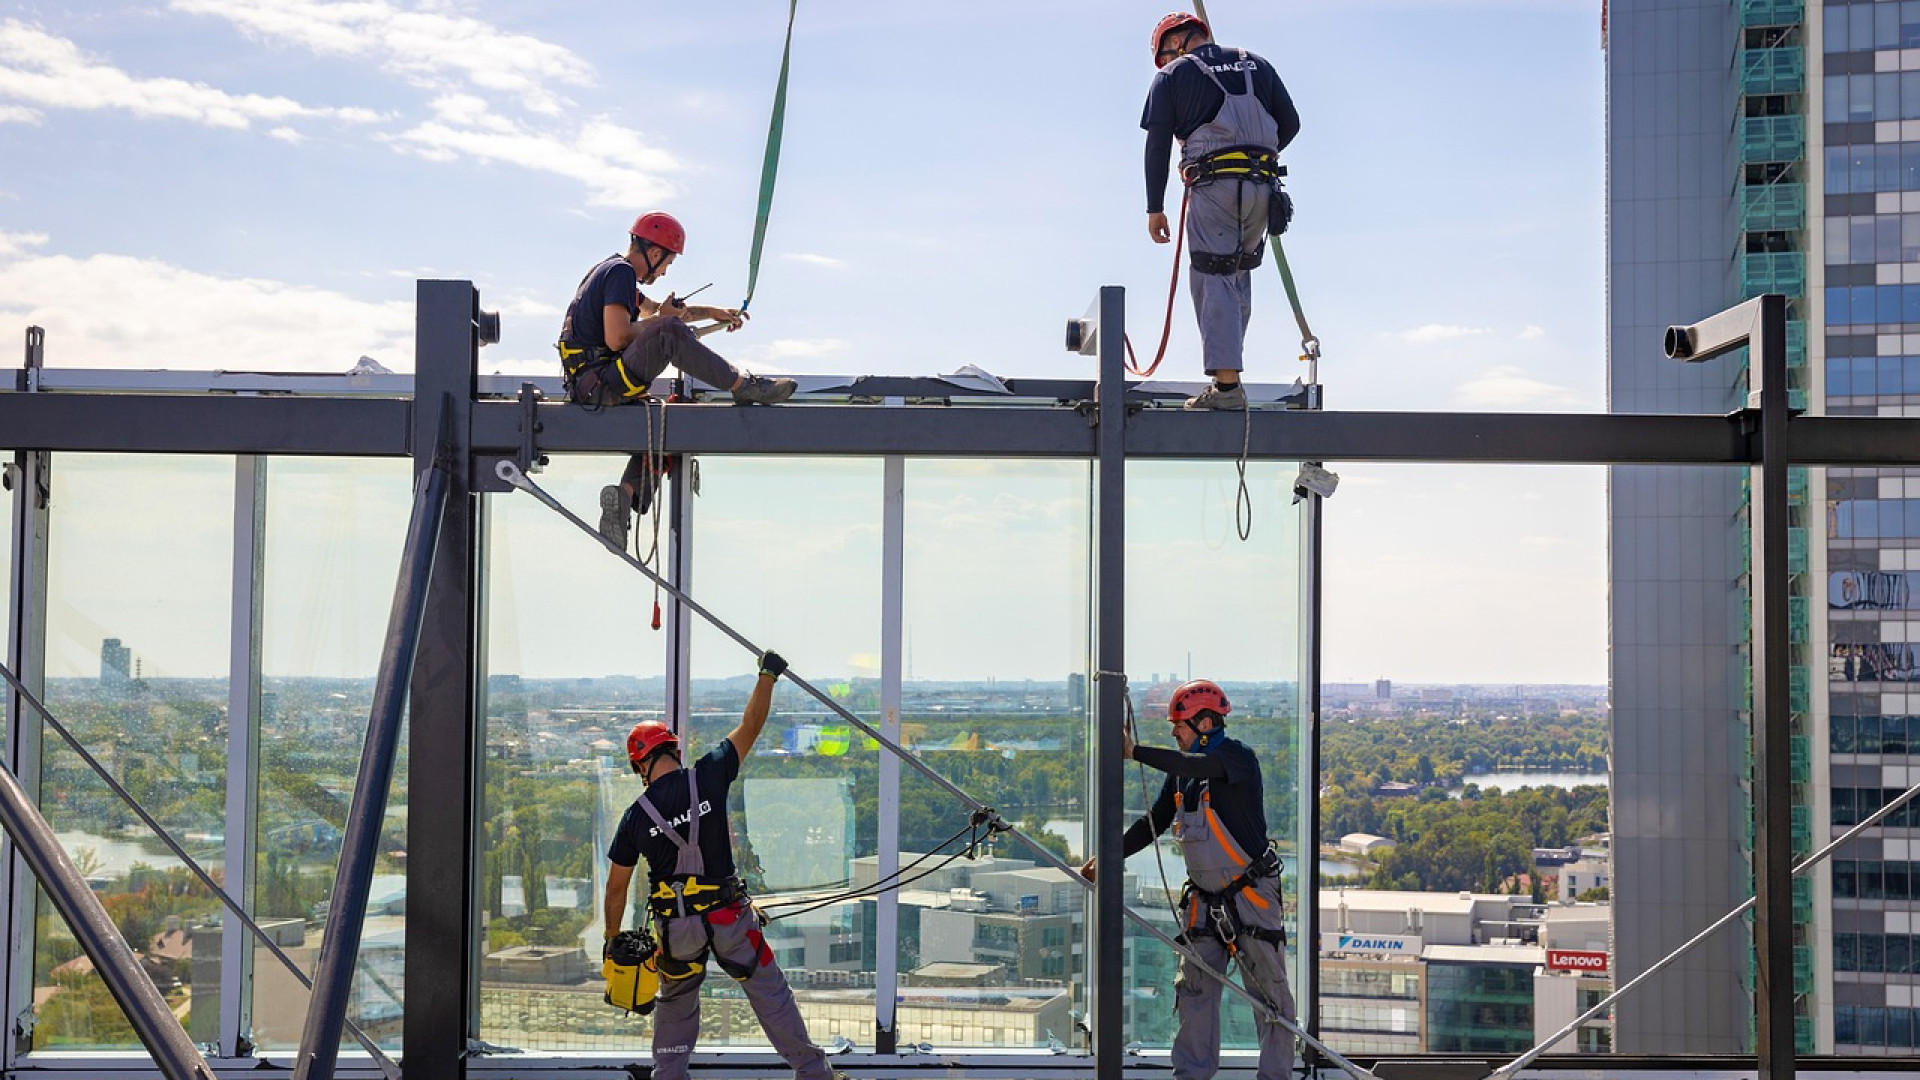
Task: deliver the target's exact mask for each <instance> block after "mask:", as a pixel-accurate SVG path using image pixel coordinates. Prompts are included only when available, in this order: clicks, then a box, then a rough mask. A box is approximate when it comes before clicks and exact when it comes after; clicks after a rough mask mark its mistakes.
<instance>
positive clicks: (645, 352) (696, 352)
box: [573, 315, 740, 405]
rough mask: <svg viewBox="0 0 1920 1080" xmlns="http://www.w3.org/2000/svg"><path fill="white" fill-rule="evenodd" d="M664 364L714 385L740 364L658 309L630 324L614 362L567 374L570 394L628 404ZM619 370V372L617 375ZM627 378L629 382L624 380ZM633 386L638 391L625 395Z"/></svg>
mask: <svg viewBox="0 0 1920 1080" xmlns="http://www.w3.org/2000/svg"><path fill="white" fill-rule="evenodd" d="M668 365H672V366H673V367H676V368H679V369H680V370H681V371H683V372H686V373H687V374H688V375H691V376H693V377H694V378H696V379H699V380H700V381H701V382H703V383H706V384H707V385H709V386H711V387H713V388H715V389H717V390H731V389H733V384H734V382H735V381H737V380H738V379H739V378H740V370H739V369H738V368H736V367H734V366H733V365H732V364H729V363H727V361H726V358H725V357H723V356H721V355H720V354H719V353H717V352H714V351H713V350H712V349H709V348H707V347H706V345H705V344H703V343H702V342H701V341H700V336H699V335H698V334H695V333H694V332H693V327H691V326H688V325H687V324H686V323H684V322H681V321H680V320H679V319H674V318H668V317H667V316H664V315H658V316H655V317H653V318H651V319H647V320H645V321H644V322H642V323H640V325H639V326H638V327H636V328H635V331H634V335H633V341H632V342H630V343H629V344H628V345H627V347H626V349H625V350H623V351H622V352H621V353H620V361H619V364H618V365H617V366H618V367H620V368H622V369H624V371H616V370H614V369H615V367H616V365H614V364H608V365H606V366H605V367H604V368H602V369H600V370H599V371H583V372H581V373H580V374H579V375H578V376H577V377H576V378H575V379H574V380H573V400H574V401H576V402H578V403H580V404H582V405H629V404H632V403H633V402H636V401H640V400H642V399H643V397H644V396H645V391H646V387H647V385H648V384H649V383H652V382H653V380H654V379H656V378H659V376H660V373H661V372H663V371H665V370H667V367H668ZM623 375H624V377H623ZM628 383H631V384H632V385H631V386H629V385H628ZM634 387H638V388H640V390H641V393H639V394H633V395H631V396H629V395H628V391H629V390H631V389H633V388H634Z"/></svg>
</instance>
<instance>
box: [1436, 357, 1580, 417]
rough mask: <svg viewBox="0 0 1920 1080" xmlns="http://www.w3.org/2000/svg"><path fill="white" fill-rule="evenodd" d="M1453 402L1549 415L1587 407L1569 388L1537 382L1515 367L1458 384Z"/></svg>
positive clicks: (1465, 406)
mask: <svg viewBox="0 0 1920 1080" xmlns="http://www.w3.org/2000/svg"><path fill="white" fill-rule="evenodd" d="M1454 401H1455V402H1456V403H1457V404H1458V405H1460V406H1461V407H1462V408H1466V409H1482V410H1488V411H1498V412H1517V411H1522V410H1538V411H1542V412H1553V411H1559V410H1564V409H1569V408H1576V407H1580V406H1584V405H1585V404H1587V403H1586V402H1584V401H1582V400H1581V397H1580V394H1579V393H1578V392H1576V391H1575V390H1573V389H1572V388H1571V387H1566V386H1555V385H1554V384H1552V383H1546V382H1541V381H1540V380H1538V379H1535V378H1532V377H1530V376H1528V375H1525V374H1523V373H1522V372H1521V371H1520V369H1519V368H1516V367H1496V368H1493V369H1491V370H1489V371H1487V373H1486V374H1484V375H1481V376H1480V377H1479V378H1477V379H1474V380H1472V381H1470V382H1467V383H1464V384H1462V385H1461V386H1460V388H1459V389H1457V390H1456V391H1454Z"/></svg>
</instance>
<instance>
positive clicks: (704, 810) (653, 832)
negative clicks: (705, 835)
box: [647, 799, 713, 837]
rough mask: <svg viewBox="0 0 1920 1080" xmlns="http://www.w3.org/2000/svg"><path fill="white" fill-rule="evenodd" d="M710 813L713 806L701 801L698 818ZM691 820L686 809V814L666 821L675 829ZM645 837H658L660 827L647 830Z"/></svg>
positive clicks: (690, 812)
mask: <svg viewBox="0 0 1920 1080" xmlns="http://www.w3.org/2000/svg"><path fill="white" fill-rule="evenodd" d="M711 813H713V804H712V803H710V802H708V801H707V800H705V799H701V800H700V816H701V817H706V816H707V815H708V814H711ZM691 820H693V811H692V809H688V811H687V812H686V813H684V814H681V815H680V816H679V817H677V818H670V819H668V821H667V824H668V825H671V826H673V827H674V828H676V829H677V828H679V827H680V826H682V825H685V824H686V823H687V822H689V821H691ZM647 835H648V836H649V837H653V836H659V835H660V826H658V825H655V826H654V827H653V828H651V829H648V830H647Z"/></svg>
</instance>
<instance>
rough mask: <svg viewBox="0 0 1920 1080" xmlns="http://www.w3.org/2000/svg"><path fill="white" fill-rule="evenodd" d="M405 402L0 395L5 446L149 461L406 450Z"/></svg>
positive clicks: (408, 415)
mask: <svg viewBox="0 0 1920 1080" xmlns="http://www.w3.org/2000/svg"><path fill="white" fill-rule="evenodd" d="M412 416H413V403H412V402H410V401H407V400H405V399H400V398H392V399H374V400H368V399H348V398H322V397H297V398H296V397H234V396H187V395H174V394H54V393H0V445H4V446H6V447H7V448H9V449H13V450H95V451H123V452H128V453H143V454H144V453H152V454H316V455H325V456H335V455H350V456H365V457H398V456H404V455H405V454H407V453H408V452H409V447H408V443H407V433H408V431H409V430H410V425H411V423H412Z"/></svg>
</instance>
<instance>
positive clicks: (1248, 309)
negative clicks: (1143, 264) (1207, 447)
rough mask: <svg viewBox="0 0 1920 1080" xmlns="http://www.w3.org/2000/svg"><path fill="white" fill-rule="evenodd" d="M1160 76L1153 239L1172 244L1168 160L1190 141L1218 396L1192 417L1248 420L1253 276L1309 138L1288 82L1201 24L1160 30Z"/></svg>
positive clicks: (1201, 307) (1194, 20)
mask: <svg viewBox="0 0 1920 1080" xmlns="http://www.w3.org/2000/svg"><path fill="white" fill-rule="evenodd" d="M1153 63H1154V66H1155V67H1158V68H1159V69H1160V73H1159V74H1158V75H1155V76H1154V78H1153V86H1152V88H1151V89H1149V90H1148V91H1147V106H1146V111H1145V112H1144V113H1143V114H1142V115H1141V117H1140V126H1141V127H1142V128H1144V129H1146V132H1147V161H1146V166H1147V234H1148V235H1149V236H1151V237H1152V238H1153V242H1154V243H1156V244H1164V243H1167V242H1168V241H1169V240H1171V239H1172V238H1173V234H1172V232H1171V230H1170V229H1169V228H1168V226H1167V215H1166V207H1165V200H1166V190H1167V157H1168V152H1169V151H1170V150H1171V149H1172V144H1173V140H1175V139H1179V140H1180V176H1181V179H1182V180H1183V181H1184V182H1185V184H1186V186H1187V193H1186V202H1185V204H1183V212H1184V214H1185V217H1186V233H1187V235H1186V243H1187V248H1188V253H1189V259H1190V265H1191V272H1190V274H1189V283H1190V285H1191V288H1192V292H1193V310H1194V315H1195V317H1196V318H1198V320H1199V323H1200V348H1201V358H1202V361H1203V364H1202V366H1203V367H1204V368H1205V369H1206V372H1207V374H1208V375H1211V376H1213V385H1212V386H1210V387H1208V388H1207V389H1206V390H1204V391H1202V392H1201V393H1200V394H1199V396H1197V397H1192V398H1189V399H1187V408H1189V409H1244V408H1246V407H1247V392H1246V390H1245V389H1244V388H1243V387H1241V385H1240V371H1241V368H1242V367H1244V366H1245V364H1244V362H1243V361H1242V359H1241V352H1242V349H1243V346H1244V345H1245V342H1246V336H1247V320H1248V319H1249V318H1250V317H1251V316H1252V314H1253V275H1252V273H1251V271H1252V269H1253V268H1254V267H1256V266H1259V265H1260V259H1261V255H1262V254H1263V253H1264V251H1265V250H1266V237H1267V234H1268V233H1269V232H1271V233H1272V234H1273V235H1276V236H1277V235H1279V234H1280V233H1281V232H1282V231H1284V230H1285V228H1286V224H1287V220H1288V219H1289V218H1291V216H1292V213H1293V210H1292V202H1291V200H1289V199H1288V198H1287V197H1286V195H1285V193H1284V192H1282V191H1281V190H1280V187H1279V184H1280V177H1281V176H1282V175H1283V170H1281V168H1280V163H1279V156H1280V151H1282V150H1284V149H1286V147H1287V144H1288V143H1290V142H1292V141H1293V137H1294V136H1295V135H1298V134H1299V133H1300V114H1299V112H1297V111H1296V110H1295V109H1294V107H1293V99H1292V98H1291V97H1289V96H1288V95H1287V88H1286V86H1285V85H1284V84H1283V83H1281V81H1280V75H1279V73H1277V72H1276V71H1274V69H1273V65H1272V64H1269V63H1268V62H1267V61H1266V60H1264V59H1262V58H1260V57H1258V56H1255V55H1254V54H1252V53H1250V52H1247V51H1246V50H1245V49H1223V48H1221V47H1220V46H1218V45H1216V44H1214V41H1213V35H1212V33H1211V31H1209V30H1208V28H1207V24H1206V23H1205V22H1204V21H1202V20H1201V19H1200V17H1199V16H1197V15H1192V14H1189V13H1187V12H1184V11H1180V12H1174V13H1173V14H1171V15H1168V16H1166V17H1165V18H1163V19H1161V20H1160V23H1159V25H1157V26H1155V27H1154V28H1153Z"/></svg>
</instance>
